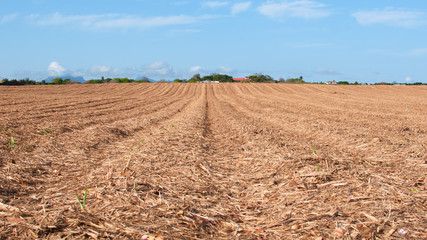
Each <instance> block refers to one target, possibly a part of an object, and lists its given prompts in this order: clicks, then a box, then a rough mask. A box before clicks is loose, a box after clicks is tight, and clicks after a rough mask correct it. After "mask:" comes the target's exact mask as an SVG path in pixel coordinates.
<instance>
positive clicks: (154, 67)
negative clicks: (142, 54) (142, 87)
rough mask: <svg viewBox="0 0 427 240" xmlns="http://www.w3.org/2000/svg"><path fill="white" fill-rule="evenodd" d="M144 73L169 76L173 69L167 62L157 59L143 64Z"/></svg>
mask: <svg viewBox="0 0 427 240" xmlns="http://www.w3.org/2000/svg"><path fill="white" fill-rule="evenodd" d="M144 74H147V75H154V76H169V75H173V74H174V71H173V68H172V67H171V66H170V65H169V64H167V63H165V62H163V61H158V62H154V63H152V64H149V65H146V66H144Z"/></svg>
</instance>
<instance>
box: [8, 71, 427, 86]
mask: <svg viewBox="0 0 427 240" xmlns="http://www.w3.org/2000/svg"><path fill="white" fill-rule="evenodd" d="M149 82H151V81H150V79H148V78H146V77H143V78H142V79H140V80H135V79H131V78H104V77H102V78H101V79H91V80H87V81H85V82H84V83H83V84H102V83H149ZM155 82H168V81H166V80H164V79H162V80H159V81H155ZM172 82H174V83H198V82H255V83H287V84H306V83H307V84H327V83H325V82H305V81H304V79H303V77H302V76H300V77H298V78H288V79H284V78H279V80H275V79H273V78H272V77H271V76H270V75H264V74H259V73H256V74H253V75H250V76H247V77H245V78H244V79H243V80H242V79H240V80H238V81H236V80H234V79H233V77H232V76H229V75H226V74H218V73H213V74H211V75H207V76H203V77H202V76H200V74H199V73H196V74H194V75H193V76H192V77H191V78H190V79H179V78H177V79H175V80H173V81H172ZM333 82H334V84H336V85H368V84H367V83H364V84H363V83H358V82H357V81H356V82H353V83H351V82H348V81H338V82H336V81H333ZM62 84H80V82H78V81H75V80H72V79H69V78H66V79H63V78H54V79H52V80H51V81H50V82H47V81H46V80H43V81H41V82H39V81H35V80H30V79H29V78H24V79H20V80H17V79H12V80H9V79H7V78H5V79H3V80H0V85H5V86H20V85H62ZM397 84H399V85H427V83H422V82H415V83H397V82H393V83H386V82H380V83H373V84H370V85H397Z"/></svg>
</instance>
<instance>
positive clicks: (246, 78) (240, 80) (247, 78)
mask: <svg viewBox="0 0 427 240" xmlns="http://www.w3.org/2000/svg"><path fill="white" fill-rule="evenodd" d="M250 80H251V79H250V78H249V77H244V78H233V81H237V82H242V81H250Z"/></svg>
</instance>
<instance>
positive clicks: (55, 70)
mask: <svg viewBox="0 0 427 240" xmlns="http://www.w3.org/2000/svg"><path fill="white" fill-rule="evenodd" d="M47 72H48V73H49V75H50V76H61V75H64V74H65V72H66V69H65V68H64V67H63V66H61V65H60V64H59V63H58V62H55V61H53V62H51V63H50V64H49V66H48V67H47Z"/></svg>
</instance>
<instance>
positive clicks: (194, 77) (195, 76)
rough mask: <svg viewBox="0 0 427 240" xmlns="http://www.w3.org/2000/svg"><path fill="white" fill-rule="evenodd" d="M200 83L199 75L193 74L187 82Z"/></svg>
mask: <svg viewBox="0 0 427 240" xmlns="http://www.w3.org/2000/svg"><path fill="white" fill-rule="evenodd" d="M200 81H202V78H201V77H200V74H199V73H196V74H194V75H193V76H192V77H191V78H190V80H189V81H188V82H200Z"/></svg>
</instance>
